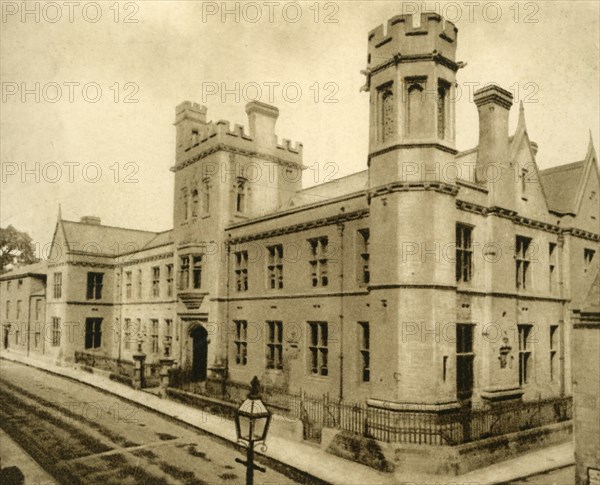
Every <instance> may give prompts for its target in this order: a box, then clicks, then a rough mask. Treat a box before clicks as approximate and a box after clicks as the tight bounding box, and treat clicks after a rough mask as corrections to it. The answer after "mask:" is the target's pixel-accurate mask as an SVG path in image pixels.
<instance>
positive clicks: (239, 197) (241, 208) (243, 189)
mask: <svg viewBox="0 0 600 485" xmlns="http://www.w3.org/2000/svg"><path fill="white" fill-rule="evenodd" d="M247 204H248V181H247V180H246V179H244V178H241V177H238V179H237V181H236V184H235V210H236V211H237V212H239V213H240V214H243V213H245V212H246V209H247V207H246V206H247Z"/></svg>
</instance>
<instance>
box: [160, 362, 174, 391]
mask: <svg viewBox="0 0 600 485" xmlns="http://www.w3.org/2000/svg"><path fill="white" fill-rule="evenodd" d="M173 362H174V361H173V359H171V358H169V357H164V358H162V359H160V390H159V395H160V397H166V396H167V387H169V370H170V369H171V367H173Z"/></svg>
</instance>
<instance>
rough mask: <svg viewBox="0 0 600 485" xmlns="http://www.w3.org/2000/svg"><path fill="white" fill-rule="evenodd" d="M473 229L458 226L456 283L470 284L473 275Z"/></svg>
mask: <svg viewBox="0 0 600 485" xmlns="http://www.w3.org/2000/svg"><path fill="white" fill-rule="evenodd" d="M472 234H473V227H472V226H467V225H465V224H456V282H457V283H468V282H469V281H471V277H472V275H473V240H472Z"/></svg>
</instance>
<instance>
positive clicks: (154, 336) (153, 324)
mask: <svg viewBox="0 0 600 485" xmlns="http://www.w3.org/2000/svg"><path fill="white" fill-rule="evenodd" d="M150 330H151V332H150V343H151V345H152V350H151V352H152V353H153V354H158V320H156V319H152V320H150Z"/></svg>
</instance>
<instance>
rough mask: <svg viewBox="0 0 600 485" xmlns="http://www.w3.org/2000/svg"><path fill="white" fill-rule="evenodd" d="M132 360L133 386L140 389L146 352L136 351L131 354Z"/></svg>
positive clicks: (142, 381)
mask: <svg viewBox="0 0 600 485" xmlns="http://www.w3.org/2000/svg"><path fill="white" fill-rule="evenodd" d="M132 358H133V362H134V373H133V388H134V389H141V388H142V386H143V383H144V362H145V361H146V354H144V353H143V352H136V353H135V354H133V355H132Z"/></svg>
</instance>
